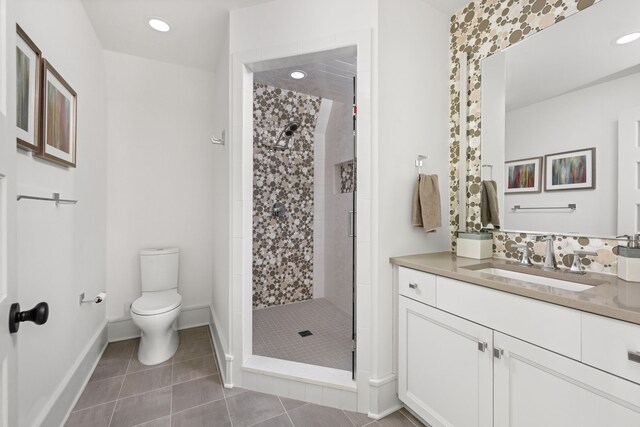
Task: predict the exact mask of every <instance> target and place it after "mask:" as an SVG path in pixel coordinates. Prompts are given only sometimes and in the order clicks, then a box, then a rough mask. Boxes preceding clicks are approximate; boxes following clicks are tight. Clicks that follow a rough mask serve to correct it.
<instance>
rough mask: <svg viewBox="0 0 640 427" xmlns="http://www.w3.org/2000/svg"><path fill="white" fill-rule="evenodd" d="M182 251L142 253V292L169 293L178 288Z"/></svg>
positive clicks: (166, 250) (144, 251) (146, 250)
mask: <svg viewBox="0 0 640 427" xmlns="http://www.w3.org/2000/svg"><path fill="white" fill-rule="evenodd" d="M179 260H180V249H178V248H156V249H142V250H141V251H140V273H141V284H142V292H155V291H168V290H169V289H175V288H177V287H178V264H179Z"/></svg>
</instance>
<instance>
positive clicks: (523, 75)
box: [482, 0, 640, 236]
mask: <svg viewBox="0 0 640 427" xmlns="http://www.w3.org/2000/svg"><path fill="white" fill-rule="evenodd" d="M637 31H640V1H638V0H602V1H601V2H599V3H597V4H595V5H594V6H592V7H590V8H588V9H586V10H584V11H582V12H580V13H578V14H575V15H573V16H571V17H569V18H567V19H566V20H564V21H562V22H559V23H557V24H555V25H553V26H551V27H549V28H547V29H545V30H544V31H541V32H539V33H537V34H535V35H532V36H531V37H529V38H527V39H525V40H524V41H522V42H520V43H517V44H515V45H514V46H512V47H510V48H508V49H505V50H503V51H502V52H500V53H498V54H495V55H493V56H491V57H488V58H486V59H484V60H483V63H482V164H483V165H492V166H493V168H489V167H486V168H482V173H483V179H484V180H488V179H489V178H490V177H489V173H490V171H491V173H492V175H493V176H492V178H493V180H494V181H496V184H497V189H498V191H497V192H498V205H499V206H500V209H501V212H500V220H501V225H502V227H501V228H502V229H505V230H527V231H532V232H536V231H537V232H557V233H577V234H581V235H586V236H611V235H616V234H632V233H636V232H638V218H639V217H640V215H639V213H640V210H639V206H640V182H639V179H640V177H639V176H638V173H640V170H638V168H639V165H640V149H638V147H639V146H640V144H638V142H639V141H638V123H640V40H637V41H635V42H631V43H628V44H624V45H619V44H617V43H616V40H618V39H619V38H620V37H621V36H624V35H625V34H628V33H633V32H637ZM619 155H620V159H619ZM535 158H541V159H540V160H541V161H540V162H539V163H540V164H539V166H538V167H536V166H535V165H534V164H533V163H532V164H531V165H529V164H526V162H524V163H525V164H522V162H517V163H516V162H513V161H515V160H521V159H535ZM510 162H513V163H510ZM532 162H533V161H532ZM619 178H620V182H619ZM534 184H536V185H539V191H535V190H533V189H532V188H531V187H532V186H533V185H534ZM519 190H520V191H519ZM527 190H530V191H527ZM536 190H537V189H536ZM569 205H575V208H574V209H571V208H569ZM514 206H519V207H520V208H519V209H513V208H514Z"/></svg>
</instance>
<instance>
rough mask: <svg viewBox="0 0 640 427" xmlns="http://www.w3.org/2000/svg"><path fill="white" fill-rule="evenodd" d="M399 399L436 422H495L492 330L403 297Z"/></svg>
mask: <svg viewBox="0 0 640 427" xmlns="http://www.w3.org/2000/svg"><path fill="white" fill-rule="evenodd" d="M399 313H400V319H399V322H398V326H399V331H400V333H399V337H398V349H399V356H398V377H399V378H398V397H399V398H400V400H402V401H403V402H404V403H405V404H406V405H407V406H408V407H409V408H411V409H412V410H414V411H415V412H416V413H417V414H418V415H420V416H421V417H422V418H424V420H425V421H427V422H428V423H429V424H430V425H432V426H434V427H435V426H456V427H465V426H475V427H482V426H487V427H488V426H491V425H492V424H493V404H492V399H493V368H492V363H493V358H492V356H491V347H492V336H493V332H492V331H491V329H488V328H485V327H483V326H480V325H478V324H476V323H472V322H469V321H467V320H464V319H461V318H459V317H456V316H453V315H451V314H448V313H445V312H444V311H441V310H438V309H436V308H433V307H430V306H428V305H425V304H421V303H419V302H416V301H414V300H412V299H409V298H406V297H404V296H401V297H400V301H399Z"/></svg>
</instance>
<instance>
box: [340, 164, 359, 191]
mask: <svg viewBox="0 0 640 427" xmlns="http://www.w3.org/2000/svg"><path fill="white" fill-rule="evenodd" d="M355 176H356V171H355V163H354V162H346V163H343V164H341V165H340V193H342V194H345V193H353V192H354V191H355V190H356V180H355V179H354V178H355Z"/></svg>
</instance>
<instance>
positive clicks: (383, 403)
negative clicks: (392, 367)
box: [368, 374, 402, 420]
mask: <svg viewBox="0 0 640 427" xmlns="http://www.w3.org/2000/svg"><path fill="white" fill-rule="evenodd" d="M396 381H397V378H396V375H395V374H389V375H385V376H384V377H381V378H371V379H369V413H368V416H369V418H373V419H374V420H379V419H381V418H384V417H386V416H387V415H389V414H392V413H393V412H395V411H397V410H398V409H400V408H402V403H401V402H400V400H398V394H397V391H396Z"/></svg>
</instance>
